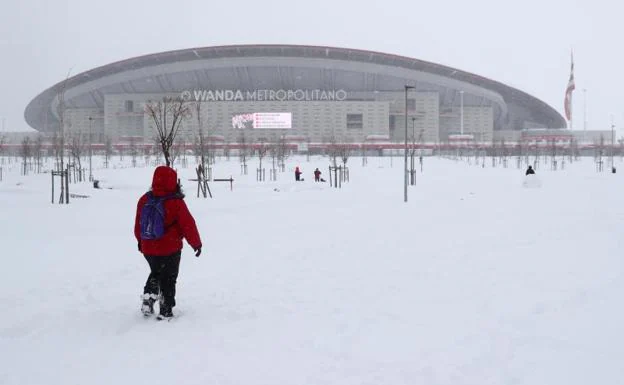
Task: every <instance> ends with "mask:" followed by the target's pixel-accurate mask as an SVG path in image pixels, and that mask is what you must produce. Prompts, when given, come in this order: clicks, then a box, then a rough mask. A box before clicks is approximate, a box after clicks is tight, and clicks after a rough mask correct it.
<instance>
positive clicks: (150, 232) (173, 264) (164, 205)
mask: <svg viewBox="0 0 624 385" xmlns="http://www.w3.org/2000/svg"><path fill="white" fill-rule="evenodd" d="M134 236H135V237H136V239H137V242H138V248H139V251H140V252H141V253H143V256H144V257H145V260H146V261H147V263H148V264H149V267H150V274H149V276H148V277H147V282H145V287H144V288H143V296H142V299H143V302H142V305H141V311H142V312H143V314H144V315H146V316H147V315H151V314H154V303H155V302H156V300H157V299H159V300H160V309H159V310H160V314H159V316H158V318H159V319H165V318H171V317H173V311H172V310H173V307H174V306H175V305H176V301H175V294H176V282H177V279H178V271H179V268H180V256H181V254H182V239H183V238H185V239H186V241H187V242H188V243H189V245H191V247H192V248H193V250H194V251H195V256H196V257H199V255H200V254H201V249H202V243H201V239H200V237H199V232H198V231H197V226H196V224H195V219H193V216H192V215H191V213H190V212H189V210H188V207H187V206H186V203H184V193H183V192H182V189H181V187H180V185H179V183H178V174H177V173H176V171H175V170H174V169H172V168H170V167H167V166H159V167H157V168H156V170H154V176H153V179H152V188H151V189H150V191H148V192H147V193H145V194H143V196H141V198H140V199H139V202H138V204H137V211H136V217H135V220H134Z"/></svg>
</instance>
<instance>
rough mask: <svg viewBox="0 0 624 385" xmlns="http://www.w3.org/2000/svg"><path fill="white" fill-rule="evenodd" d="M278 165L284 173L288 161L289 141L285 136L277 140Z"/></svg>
mask: <svg viewBox="0 0 624 385" xmlns="http://www.w3.org/2000/svg"><path fill="white" fill-rule="evenodd" d="M276 150H277V163H278V165H279V167H280V170H281V171H282V172H284V171H286V159H288V155H289V150H288V141H287V140H286V137H285V136H284V135H282V136H280V137H279V139H278V140H277V149H276Z"/></svg>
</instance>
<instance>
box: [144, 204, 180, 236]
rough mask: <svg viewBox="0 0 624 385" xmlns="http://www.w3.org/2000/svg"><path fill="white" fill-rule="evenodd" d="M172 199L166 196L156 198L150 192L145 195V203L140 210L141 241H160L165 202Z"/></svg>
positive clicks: (162, 233) (163, 223) (163, 230)
mask: <svg viewBox="0 0 624 385" xmlns="http://www.w3.org/2000/svg"><path fill="white" fill-rule="evenodd" d="M171 198H173V196H171V195H168V196H164V197H156V196H154V195H153V194H152V193H151V192H148V193H147V202H145V205H143V208H142V209H141V218H140V219H139V224H140V225H141V239H149V240H155V239H160V238H162V236H163V235H164V234H165V230H166V227H165V204H164V203H165V201H166V200H168V199H171Z"/></svg>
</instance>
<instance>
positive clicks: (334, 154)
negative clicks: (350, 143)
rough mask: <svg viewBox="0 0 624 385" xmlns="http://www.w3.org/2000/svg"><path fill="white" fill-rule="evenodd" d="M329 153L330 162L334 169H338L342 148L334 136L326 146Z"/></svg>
mask: <svg viewBox="0 0 624 385" xmlns="http://www.w3.org/2000/svg"><path fill="white" fill-rule="evenodd" d="M325 148H326V151H327V156H329V159H330V162H331V164H332V166H333V167H338V158H339V157H340V147H339V145H338V140H337V139H336V137H335V136H334V135H332V136H331V137H329V140H328V143H327V145H326V146H325Z"/></svg>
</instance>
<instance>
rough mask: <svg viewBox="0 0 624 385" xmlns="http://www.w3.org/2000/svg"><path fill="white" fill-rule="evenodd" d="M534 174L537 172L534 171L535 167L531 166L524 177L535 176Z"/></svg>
mask: <svg viewBox="0 0 624 385" xmlns="http://www.w3.org/2000/svg"><path fill="white" fill-rule="evenodd" d="M534 174H535V170H533V166H530V165H529V168H527V170H526V172H525V173H524V175H534Z"/></svg>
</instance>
